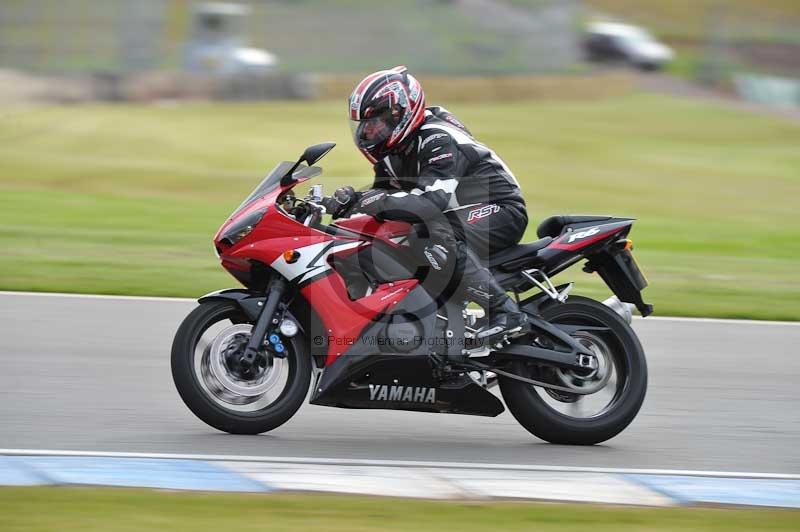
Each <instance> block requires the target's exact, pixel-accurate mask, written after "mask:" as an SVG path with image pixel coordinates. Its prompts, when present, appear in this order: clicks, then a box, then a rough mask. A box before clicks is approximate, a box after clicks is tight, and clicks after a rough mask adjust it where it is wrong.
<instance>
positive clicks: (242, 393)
mask: <svg viewBox="0 0 800 532" xmlns="http://www.w3.org/2000/svg"><path fill="white" fill-rule="evenodd" d="M252 329H253V326H252V325H251V324H249V323H243V319H242V317H241V316H239V315H238V314H237V313H236V312H233V311H228V312H225V313H223V314H221V315H217V316H215V317H212V318H211V319H209V321H208V322H207V323H206V324H205V326H204V327H203V329H202V331H201V332H200V334H199V336H198V338H197V341H196V342H195V344H194V353H193V368H194V373H195V378H196V380H197V382H198V384H199V385H200V388H201V389H202V391H203V393H204V395H205V396H206V397H207V398H208V399H209V400H211V401H212V402H214V403H215V404H216V405H218V406H220V407H222V408H225V409H227V410H231V411H235V412H239V413H247V412H257V411H261V410H264V409H267V408H269V407H271V406H272V405H274V404H276V403H278V402H279V401H280V399H281V398H282V397H283V396H284V395H285V394H286V393H287V392H288V390H289V387H290V385H291V382H292V376H293V375H294V372H295V367H294V366H295V364H294V358H293V357H292V356H291V354H292V353H291V351H290V350H291V349H292V346H291V344H290V343H287V344H286V345H285V348H286V351H285V352H284V353H283V354H284V355H286V356H285V357H284V358H276V357H271V361H270V360H268V358H267V357H265V356H261V357H259V358H258V359H256V361H255V363H254V364H253V365H252V367H250V368H247V369H245V366H243V365H241V364H239V363H238V361H239V360H240V359H241V356H242V355H243V354H244V348H245V347H246V345H247V342H248V341H249V340H250V335H251V332H252Z"/></svg>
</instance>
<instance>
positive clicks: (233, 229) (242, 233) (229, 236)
mask: <svg viewBox="0 0 800 532" xmlns="http://www.w3.org/2000/svg"><path fill="white" fill-rule="evenodd" d="M266 212H267V209H259V210H257V211H253V212H251V213H250V214H248V215H247V216H245V217H244V218H242V219H240V220H237V221H236V222H234V223H232V224H231V226H230V227H228V229H226V230H225V233H224V234H223V235H222V238H221V239H220V240H221V241H222V242H225V243H226V244H228V245H229V246H232V245H234V244H236V243H237V242H238V241H240V240H241V239H243V238H244V237H246V236H247V235H249V234H250V233H251V232H252V231H253V229H255V227H256V225H258V222H260V221H261V218H263V217H264V214H265V213H266Z"/></svg>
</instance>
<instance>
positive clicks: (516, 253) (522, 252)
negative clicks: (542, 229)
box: [483, 236, 553, 268]
mask: <svg viewBox="0 0 800 532" xmlns="http://www.w3.org/2000/svg"><path fill="white" fill-rule="evenodd" d="M552 241H553V239H552V238H550V237H549V236H548V237H545V238H542V239H540V240H537V241H536V242H529V243H528V244H517V245H516V246H511V247H510V248H507V249H504V250H502V251H498V252H497V253H492V254H491V255H489V258H488V259H486V260H484V261H483V262H484V264H485V265H486V266H487V267H488V268H497V267H498V266H501V265H503V264H506V263H508V262H512V261H516V260H518V259H522V258H524V257H532V256H534V255H536V253H537V252H538V251H539V250H540V249H543V248H546V247H547V245H548V244H549V243H550V242H552Z"/></svg>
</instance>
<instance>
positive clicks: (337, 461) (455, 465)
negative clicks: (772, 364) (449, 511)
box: [0, 449, 800, 480]
mask: <svg viewBox="0 0 800 532" xmlns="http://www.w3.org/2000/svg"><path fill="white" fill-rule="evenodd" d="M0 455H13V456H84V457H106V458H154V459H155V458H164V459H172V460H207V461H225V462H261V463H270V462H272V463H283V464H313V465H345V466H346V465H357V466H376V467H427V468H440V469H487V470H506V471H551V472H569V473H610V474H618V475H680V476H692V477H716V478H763V479H773V480H800V474H788V473H753V472H745V471H695V470H684V469H625V468H616V467H576V466H549V465H522V464H490V463H480V462H478V463H473V462H428V461H418V460H365V459H358V458H353V459H351V458H303V457H293V456H242V455H225V454H171V453H128V452H107V451H60V450H46V449H0Z"/></svg>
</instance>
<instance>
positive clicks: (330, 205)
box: [322, 186, 359, 219]
mask: <svg viewBox="0 0 800 532" xmlns="http://www.w3.org/2000/svg"><path fill="white" fill-rule="evenodd" d="M358 197H359V193H358V192H356V191H355V189H353V187H350V186H347V187H339V188H337V189H336V191H335V192H334V193H333V196H332V197H330V198H325V199H323V201H322V205H323V206H324V207H325V211H327V213H328V214H330V215H332V216H333V218H334V219H336V218H342V217H344V216H345V215H346V214H347V211H349V210H350V209H351V208H352V207H353V206H354V205H355V204H356V202H357V201H358Z"/></svg>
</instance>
